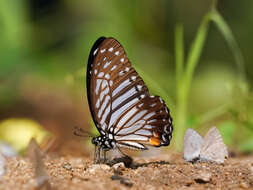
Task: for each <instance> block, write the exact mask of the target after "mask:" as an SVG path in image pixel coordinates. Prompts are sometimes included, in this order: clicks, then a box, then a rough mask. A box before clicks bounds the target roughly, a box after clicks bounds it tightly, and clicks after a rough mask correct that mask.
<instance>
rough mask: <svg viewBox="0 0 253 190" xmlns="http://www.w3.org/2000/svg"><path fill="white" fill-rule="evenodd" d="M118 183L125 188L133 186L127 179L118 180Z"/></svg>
mask: <svg viewBox="0 0 253 190" xmlns="http://www.w3.org/2000/svg"><path fill="white" fill-rule="evenodd" d="M120 183H121V184H123V185H125V186H127V187H132V186H133V183H132V182H131V181H130V179H128V178H122V179H121V180H120Z"/></svg>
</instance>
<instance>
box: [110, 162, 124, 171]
mask: <svg viewBox="0 0 253 190" xmlns="http://www.w3.org/2000/svg"><path fill="white" fill-rule="evenodd" d="M112 167H113V169H115V170H120V171H122V170H124V169H125V168H126V167H125V164H124V163H123V162H120V163H117V164H114V165H113V166H112Z"/></svg>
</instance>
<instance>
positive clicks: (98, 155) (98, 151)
mask: <svg viewBox="0 0 253 190" xmlns="http://www.w3.org/2000/svg"><path fill="white" fill-rule="evenodd" d="M100 161H101V147H97V146H96V147H95V153H94V163H95V164H98V163H99V162H100Z"/></svg>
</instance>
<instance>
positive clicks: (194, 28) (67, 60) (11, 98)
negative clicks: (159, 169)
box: [0, 0, 253, 154]
mask: <svg viewBox="0 0 253 190" xmlns="http://www.w3.org/2000/svg"><path fill="white" fill-rule="evenodd" d="M213 3H214V1H211V0H206V1H203V0H194V1H187V0H180V1H178V0H171V1H167V0H157V1H153V0H138V1H123V0H107V1H94V0H85V1H84V0H73V1H67V0H19V1H17V0H10V1H1V2H0V34H1V35H0V121H2V122H1V123H0V138H1V139H0V140H3V141H7V142H9V143H10V144H12V145H13V146H14V147H19V146H15V143H16V144H20V140H19V139H20V138H17V142H10V136H12V138H11V139H13V137H17V136H20V135H19V131H18V130H16V131H15V130H14V131H13V130H12V133H6V130H8V129H9V128H10V127H6V119H10V118H15V119H17V120H11V122H9V123H10V126H15V127H17V128H18V127H19V128H20V127H21V128H22V126H24V125H25V124H24V123H25V122H28V121H27V120H26V119H28V120H33V121H35V122H37V123H38V125H40V126H42V127H41V128H40V127H39V128H40V130H43V131H44V130H45V131H47V132H49V133H50V134H51V136H53V137H54V138H56V139H57V143H56V144H57V145H55V147H57V148H56V150H57V151H61V153H69V152H73V154H75V153H77V152H82V153H84V154H85V153H87V154H88V152H89V151H88V150H89V149H90V146H89V145H88V144H87V143H79V141H80V139H78V138H77V137H75V136H74V135H72V131H73V128H74V126H79V127H82V128H84V129H86V130H88V131H94V129H93V130H92V127H93V128H94V126H92V122H91V117H90V113H89V109H88V104H87V99H86V86H85V69H86V64H87V60H88V54H89V51H90V48H91V47H92V45H93V43H94V42H95V40H96V39H97V38H98V37H100V36H106V37H109V36H111V37H114V38H116V39H117V40H118V41H119V42H120V43H121V44H122V45H123V46H124V48H125V50H126V52H127V54H128V57H129V59H130V60H131V62H132V64H133V66H134V67H135V68H136V70H137V71H138V72H139V74H140V75H141V76H142V77H143V79H144V81H145V82H146V83H147V86H148V87H149V88H150V91H151V93H153V94H156V95H160V96H161V97H162V98H163V99H164V100H165V101H166V103H167V105H168V107H169V108H170V110H171V114H172V117H173V119H174V128H175V133H174V136H173V139H172V146H171V149H174V150H181V148H182V143H183V135H184V132H185V130H186V129H187V128H188V127H191V128H194V129H196V130H198V131H199V132H200V133H201V134H205V133H206V131H207V130H208V129H209V128H210V127H211V126H213V125H216V126H217V127H218V128H219V130H220V132H221V134H222V136H223V138H224V140H225V143H226V144H227V145H228V146H229V148H230V150H233V151H238V152H247V153H250V152H252V151H253V117H251V116H252V115H253V96H252V82H253V65H252V63H251V62H252V61H253V54H252V50H253V37H252V33H253V12H252V8H253V1H251V0H245V1H236V0H230V1H224V0H220V1H218V2H217V5H216V10H217V11H218V12H219V13H220V15H221V16H222V17H223V19H224V22H223V25H222V24H221V25H219V22H218V21H219V20H218V21H217V20H216V22H215V21H213V22H209V25H208V27H207V28H205V29H206V36H205V40H203V41H202V43H203V46H202V47H201V48H200V49H201V51H200V52H199V59H195V60H196V61H195V62H196V66H195V67H194V69H193V71H194V72H192V76H190V75H189V76H190V77H189V78H191V80H188V79H189V78H188V79H187V71H186V72H181V74H178V73H177V72H176V70H177V69H178V67H180V66H179V65H180V59H181V62H184V63H183V64H184V66H182V65H181V67H185V68H187V64H188V61H187V60H188V59H187V56H189V57H190V56H191V55H194V53H192V52H191V47H193V45H194V39H195V37H196V36H198V35H199V33H198V31H199V30H198V28H199V26H200V25H201V23H203V18H205V15H206V14H207V13H208V12H210V9H211V7H212V4H213ZM224 23H225V25H224ZM217 26H218V27H217ZM225 26H228V27H229V30H227V29H228V28H226V27H225ZM176 28H177V29H178V30H177V29H176ZM222 28H223V29H224V30H222ZM203 31H204V30H203ZM222 31H223V32H224V31H225V32H224V33H222ZM226 31H230V32H232V33H231V34H233V38H232V39H231V38H230V37H231V36H229V34H230V33H229V32H228V33H226ZM180 36H181V37H182V36H183V39H181V37H180ZM175 39H178V41H177V42H175ZM180 39H181V42H182V40H183V44H184V47H183V50H182V47H181V48H180V44H181V43H180ZM234 39H235V42H236V43H235V44H234V41H233V40H234ZM200 41H201V40H200ZM196 44H197V45H198V44H201V42H199V41H198V42H196V43H195V45H196ZM181 45H182V44H181ZM233 45H234V46H233ZM237 45H238V47H239V48H237ZM231 47H232V48H231ZM233 47H234V48H233ZM177 48H178V49H177ZM180 49H181V51H180ZM176 55H177V56H176ZM183 55H184V56H183ZM241 55H242V57H240V56H241ZM183 57H184V59H183ZM193 62H194V61H193ZM189 64H190V63H189ZM179 70H180V69H179ZM186 70H187V69H186ZM179 73H180V72H179ZM185 76H186V77H185ZM184 77H185V78H186V79H184ZM182 81H183V82H182ZM185 83H186V84H188V87H189V90H187V87H185V86H184V84H185ZM181 86H183V87H182V88H181ZM185 89H186V92H184V90H185ZM180 94H181V96H180ZM181 100H183V101H181ZM182 102H184V103H182ZM7 121H9V120H7ZM15 121H16V122H17V123H15ZM20 122H21V123H22V125H20ZM29 122H30V121H29ZM23 124H24V125H23ZM29 125H30V123H29ZM7 126H8V125H7ZM34 127H35V128H36V127H37V125H34ZM24 130H28V131H29V129H27V128H25V127H24ZM40 130H39V131H40ZM37 133H39V132H36V133H35V134H34V133H31V134H32V135H31V136H39V134H37ZM43 133H44V132H43ZM25 137H26V136H24V138H25ZM27 138H30V136H29V135H28V137H27ZM50 138H51V137H50ZM21 141H22V139H21ZM26 141H27V140H25V139H24V142H26ZM49 141H50V140H49ZM43 142H44V144H45V146H48V145H47V144H50V143H48V140H45V141H43V140H41V143H43ZM50 142H51V141H50ZM54 142H55V141H54ZM50 146H51V144H50ZM23 148H24V147H23ZM49 148H50V147H49ZM17 149H18V150H19V151H22V148H20V147H19V148H17Z"/></svg>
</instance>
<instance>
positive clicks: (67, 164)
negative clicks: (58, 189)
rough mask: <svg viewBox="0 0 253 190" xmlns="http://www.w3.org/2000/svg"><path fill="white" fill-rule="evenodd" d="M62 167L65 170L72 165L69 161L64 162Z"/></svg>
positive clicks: (69, 168)
mask: <svg viewBox="0 0 253 190" xmlns="http://www.w3.org/2000/svg"><path fill="white" fill-rule="evenodd" d="M63 168H65V169H66V170H71V169H72V166H71V164H70V163H64V165H63Z"/></svg>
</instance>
